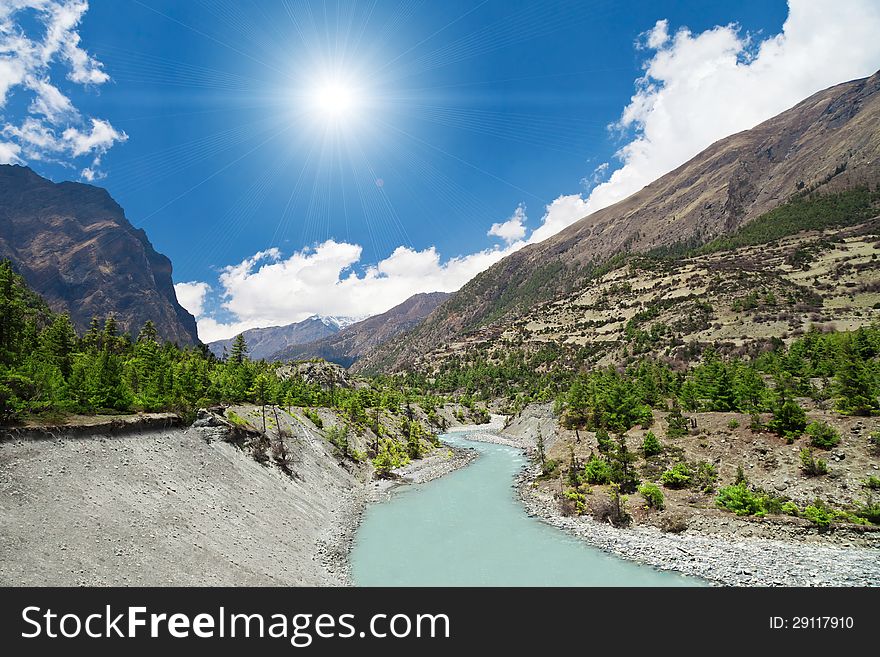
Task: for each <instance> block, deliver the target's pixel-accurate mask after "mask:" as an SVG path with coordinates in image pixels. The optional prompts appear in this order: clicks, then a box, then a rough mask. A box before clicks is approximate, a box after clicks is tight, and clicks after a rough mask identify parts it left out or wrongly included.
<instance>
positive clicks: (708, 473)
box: [691, 461, 718, 493]
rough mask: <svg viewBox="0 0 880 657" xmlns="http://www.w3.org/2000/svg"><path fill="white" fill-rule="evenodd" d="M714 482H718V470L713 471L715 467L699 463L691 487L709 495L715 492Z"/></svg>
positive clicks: (703, 462) (704, 462) (702, 462)
mask: <svg viewBox="0 0 880 657" xmlns="http://www.w3.org/2000/svg"><path fill="white" fill-rule="evenodd" d="M716 481H718V470H716V469H715V466H714V465H712V464H711V463H707V462H706V461H700V462H699V463H698V464H697V471H696V472H695V473H694V476H693V481H692V482H691V483H692V485H693V487H694V488H696V489H697V490H700V491H702V492H704V493H711V492H712V491H713V490H715V482H716Z"/></svg>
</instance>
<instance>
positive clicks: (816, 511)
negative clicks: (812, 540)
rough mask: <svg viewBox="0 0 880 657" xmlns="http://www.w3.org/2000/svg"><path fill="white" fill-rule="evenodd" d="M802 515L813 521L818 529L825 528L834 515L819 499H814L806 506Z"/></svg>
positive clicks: (822, 529)
mask: <svg viewBox="0 0 880 657" xmlns="http://www.w3.org/2000/svg"><path fill="white" fill-rule="evenodd" d="M802 515H803V517H804V518H806V519H807V520H809V521H810V522H812V523H814V524H815V525H816V526H817V527H818V528H819V531H824V530H825V529H827V528H828V527H829V525H831V521H832V520H834V517H835V513H834V511H832V510H831V509H829V508H828V506H827V505H826V504H825V503H824V502H822V501H821V500H816V501H815V503H813V504H810V505H809V506H808V507H806V508H805V509H804V511H803V514H802Z"/></svg>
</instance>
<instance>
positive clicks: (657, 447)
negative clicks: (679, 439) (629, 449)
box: [642, 431, 663, 457]
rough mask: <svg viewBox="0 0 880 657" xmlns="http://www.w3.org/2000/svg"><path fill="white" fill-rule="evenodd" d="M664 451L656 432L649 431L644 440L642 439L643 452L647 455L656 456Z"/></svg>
mask: <svg viewBox="0 0 880 657" xmlns="http://www.w3.org/2000/svg"><path fill="white" fill-rule="evenodd" d="M662 451H663V445H661V444H660V441H659V440H658V439H657V436H655V435H654V432H653V431H649V432H648V433H646V434H645V438H644V440H642V453H644V455H645V457H648V456H654V455H656V454H659V453H660V452H662Z"/></svg>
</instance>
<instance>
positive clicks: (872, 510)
mask: <svg viewBox="0 0 880 657" xmlns="http://www.w3.org/2000/svg"><path fill="white" fill-rule="evenodd" d="M856 515H857V516H858V517H860V518H864V519H865V520H867V521H868V522H870V523H871V524H873V525H880V501H878V502H875V501H874V498H873V497H872V496H871V494H870V493H869V494H868V499H867V500H866V501H865V503H864V504H857V505H856Z"/></svg>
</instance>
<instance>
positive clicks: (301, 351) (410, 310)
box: [272, 292, 449, 367]
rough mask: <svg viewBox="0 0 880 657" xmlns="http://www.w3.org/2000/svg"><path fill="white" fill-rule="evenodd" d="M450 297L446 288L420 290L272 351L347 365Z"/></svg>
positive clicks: (285, 356) (289, 357)
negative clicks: (331, 329)
mask: <svg viewBox="0 0 880 657" xmlns="http://www.w3.org/2000/svg"><path fill="white" fill-rule="evenodd" d="M448 297H449V294H448V293H446V292H421V293H418V294H414V295H413V296H411V297H409V298H408V299H407V300H406V301H404V302H403V303H400V304H398V305H396V306H394V307H393V308H391V309H390V310H387V311H386V312H384V313H380V314H379V315H374V316H372V317H368V318H366V319H364V320H362V321H360V322H357V323H355V324H352V325H350V326H348V327H346V328H344V329H342V330H340V331H338V332H336V333H334V334H332V335H329V336H326V337H324V338H322V339H320V340H317V341H314V342H311V343H308V344H302V345H292V346H291V347H289V348H287V349H282V350H280V351H278V352H276V353H275V354H273V356H272V359H273V360H302V359H306V358H324V359H325V360H329V361H331V362H334V363H337V364H339V365H342V366H343V367H350V366H351V365H353V364H355V363H357V362H358V361H360V360H361V359H363V358H367V359H369V357H370V356H369V355H370V354H371V352H372V351H373V350H374V349H376V348H377V347H379V346H381V345H383V344H386V343H387V342H389V341H390V340H391V339H392V338H396V337H398V336H400V335H402V334H404V333H406V332H407V331H409V330H411V329H412V328H414V327H415V326H417V325H418V324H419V323H420V322H422V321H423V320H424V319H425V317H427V316H428V315H429V314H430V313H431V312H433V310H434V309H435V308H436V307H437V306H438V305H439V304H440V303H442V302H443V301H444V300H445V299H447V298H448Z"/></svg>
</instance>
